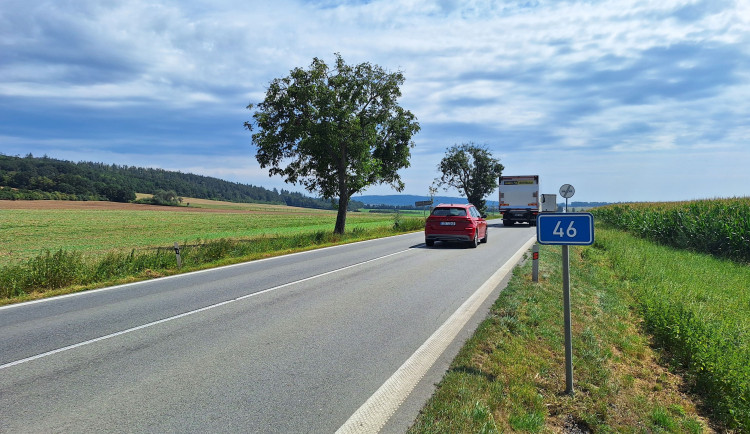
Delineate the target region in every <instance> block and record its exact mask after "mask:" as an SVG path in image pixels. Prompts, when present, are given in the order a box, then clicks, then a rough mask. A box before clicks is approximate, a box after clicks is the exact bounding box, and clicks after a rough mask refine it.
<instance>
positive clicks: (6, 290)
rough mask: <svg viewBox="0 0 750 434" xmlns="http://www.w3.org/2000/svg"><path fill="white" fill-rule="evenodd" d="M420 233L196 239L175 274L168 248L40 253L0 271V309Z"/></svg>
mask: <svg viewBox="0 0 750 434" xmlns="http://www.w3.org/2000/svg"><path fill="white" fill-rule="evenodd" d="M423 229H424V219H419V218H399V219H393V220H391V221H390V222H389V223H386V224H381V225H379V226H356V227H354V228H353V229H352V230H351V231H349V232H347V233H345V234H344V235H336V234H334V233H333V232H332V231H331V230H330V227H329V228H328V230H326V231H322V230H318V231H314V232H310V231H307V232H297V233H288V234H276V235H274V234H270V235H263V236H259V237H254V238H232V239H229V238H222V239H215V240H196V241H193V242H187V243H182V245H181V250H180V258H181V262H182V267H181V268H180V269H178V268H177V262H176V255H175V252H174V250H173V248H172V247H171V246H165V247H162V248H149V249H139V250H136V249H131V250H130V252H123V251H121V250H113V251H110V252H108V253H106V254H104V255H102V254H100V253H97V254H95V255H86V254H84V253H81V252H79V251H70V250H64V249H59V250H57V251H54V252H53V251H50V250H46V251H44V252H43V253H41V254H40V255H38V256H36V257H34V258H31V259H28V260H27V261H25V262H22V263H20V264H15V265H7V266H3V267H0V305H3V304H8V303H15V302H20V301H26V300H30V299H35V298H40V297H45V296H51V295H60V294H65V293H70V292H76V291H80V290H85V289H91V288H97V287H102V286H107V285H111V284H117V283H124V282H130V281H134V280H141V279H147V278H152V277H159V276H165V275H170V274H175V273H178V272H186V271H193V270H197V269H201V268H209V267H214V266H218V265H227V264H232V263H238V262H243V261H249V260H253V259H259V258H266V257H270V256H277V255H282V254H287V253H292V252H299V251H303V250H310V249H314V248H320V247H326V246H331V245H335V244H344V243H350V242H355V241H362V240H367V239H373V238H380V237H384V236H389V235H395V234H399V233H405V232H412V231H417V230H423Z"/></svg>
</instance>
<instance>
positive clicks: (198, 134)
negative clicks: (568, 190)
mask: <svg viewBox="0 0 750 434" xmlns="http://www.w3.org/2000/svg"><path fill="white" fill-rule="evenodd" d="M749 29H750V5H749V4H748V2H742V1H719V0H665V1H660V2H647V1H642V0H603V1H595V2H592V1H573V0H570V1H556V2H547V1H541V0H540V1H533V0H532V1H528V0H518V1H491V0H486V1H480V0H476V1H448V0H444V1H437V2H435V1H428V0H395V1H394V0H374V1H369V2H368V1H365V2H360V1H344V2H340V1H329V0H320V1H302V0H299V1H295V0H278V1H274V2H263V1H250V2H247V1H240V0H216V1H210V2H209V1H204V0H189V1H177V0H161V1H146V0H120V1H113V2H99V1H94V0H76V1H73V0H56V1H49V0H48V1H39V2H32V3H29V2H25V1H20V0H5V1H4V2H3V3H2V4H0V49H2V52H3V57H2V58H0V119H6V120H5V121H0V135H4V136H5V138H3V139H0V144H2V146H3V147H6V146H11V142H10V141H8V140H7V138H8V137H13V138H14V139H13V140H15V141H16V143H23V144H24V145H23V146H25V147H28V148H29V150H31V151H33V152H35V153H39V154H41V153H44V152H46V150H55V151H56V152H58V151H59V152H61V153H62V154H65V155H71V153H73V152H74V151H73V150H70V151H65V149H67V148H66V146H69V147H70V149H74V148H75V143H86V144H87V146H89V145H88V143H89V141H91V145H90V146H89V148H88V149H89V150H90V151H91V152H93V155H97V154H96V149H97V145H96V142H97V141H99V143H101V138H102V137H104V136H105V135H104V133H102V132H99V133H97V135H96V136H95V137H92V136H91V134H92V132H91V131H90V130H91V129H97V128H96V125H93V127H94V128H84V127H81V125H85V121H81V120H78V122H71V120H74V119H72V118H74V117H75V116H76V113H85V114H86V115H90V113H91V111H90V109H91V108H93V109H94V110H95V113H96V114H98V115H101V116H102V117H104V118H106V119H107V120H108V122H111V123H107V124H106V125H107V126H110V125H111V137H112V139H111V140H109V141H108V143H107V144H106V145H102V146H101V149H102V150H101V151H100V152H99V154H98V155H100V157H99V158H101V159H104V158H117V159H128V158H130V159H129V161H138V158H143V161H145V162H149V161H169V160H168V158H169V157H168V155H172V150H173V149H174V148H175V147H176V146H177V144H178V143H188V144H189V145H188V147H189V149H190V153H191V154H190V155H194V154H198V153H200V149H201V142H203V143H205V147H206V150H205V153H206V154H208V155H210V158H206V159H205V160H204V161H201V160H200V159H196V160H195V163H194V164H192V163H190V164H188V166H189V167H190V168H191V170H195V171H197V172H201V173H202V174H217V175H221V176H222V177H228V178H232V180H238V181H241V180H242V178H241V177H243V176H246V177H247V178H246V182H248V183H254V184H256V185H257V184H263V185H270V183H274V182H277V181H278V180H277V179H269V178H268V177H267V175H264V174H263V173H260V172H263V171H260V170H257V166H253V164H252V163H253V162H252V159H250V160H243V164H244V163H246V164H249V165H250V167H251V168H250V169H248V170H242V169H241V168H240V167H239V166H237V165H228V163H227V160H222V159H221V155H220V154H217V152H218V151H217V149H222V147H223V148H226V149H231V150H232V151H231V152H232V153H234V154H233V155H236V153H237V152H241V151H237V150H238V149H247V150H248V153H247V155H249V156H252V152H251V147H250V145H249V142H250V135H249V134H248V133H247V132H244V131H242V121H243V120H247V119H248V118H249V115H250V113H249V112H247V111H246V110H243V108H244V106H245V105H247V103H249V102H259V101H260V100H261V99H262V98H263V96H264V91H265V87H266V86H267V85H268V83H269V82H270V81H271V80H272V79H273V78H276V77H280V76H284V75H287V74H288V73H289V71H290V70H291V69H292V68H294V67H297V66H301V67H306V66H307V65H309V64H310V62H311V60H312V58H313V57H320V58H323V59H324V60H326V61H330V60H332V59H333V53H334V52H340V53H341V54H342V55H343V57H344V59H345V60H346V61H347V62H349V63H358V62H364V61H368V62H372V63H376V64H378V65H381V66H383V67H385V68H387V69H390V70H397V69H398V70H402V71H404V73H405V76H406V83H405V85H404V87H403V99H402V104H403V105H404V106H405V107H406V108H407V109H409V110H411V111H412V112H414V113H415V114H416V115H417V117H418V118H419V121H420V123H421V124H422V125H423V131H422V133H421V134H420V135H418V136H417V137H415V142H416V143H417V145H418V147H417V148H415V150H414V157H413V158H412V167H411V168H409V169H406V170H405V171H403V173H402V176H403V177H404V179H406V180H407V192H409V191H411V190H412V189H414V190H415V191H416V192H422V191H426V188H427V185H429V182H431V180H432V178H434V177H435V176H436V174H435V166H436V164H437V161H439V158H440V156H441V155H442V153H443V152H444V150H445V147H447V146H449V145H451V144H454V143H458V142H465V141H476V142H478V143H487V144H489V145H490V146H491V148H492V149H493V150H497V152H498V154H502V155H504V159H505V160H506V161H505V162H504V164H505V165H506V168H507V169H506V171H509V173H510V172H513V173H520V172H523V173H540V174H542V175H544V174H545V173H548V174H550V175H549V176H550V177H553V178H554V177H555V176H557V175H556V173H557V170H558V167H559V158H557V157H554V158H553V156H554V155H556V154H554V152H560V153H565V152H572V153H573V154H574V155H578V154H577V153H578V152H588V154H586V158H587V159H588V160H591V161H592V164H591V165H592V166H597V167H604V168H611V170H605V171H604V172H603V174H602V175H601V176H605V175H604V173H606V174H607V175H606V176H607V179H615V180H616V179H620V178H621V177H622V176H625V175H621V174H620V172H621V171H628V167H630V171H637V170H646V168H645V166H643V165H642V164H639V163H638V162H637V161H638V160H637V157H639V156H640V157H643V158H649V159H653V161H655V163H654V164H655V165H656V164H657V163H658V162H661V163H662V166H663V167H671V166H670V165H668V164H667V162H668V161H672V160H674V159H675V158H681V159H683V160H685V161H689V162H691V161H693V160H690V159H691V158H694V159H696V160H698V159H702V160H703V161H705V162H706V163H707V164H706V167H708V168H714V167H716V168H717V169H715V170H717V171H718V172H717V173H716V175H717V176H718V175H719V174H720V173H721V171H720V169H718V168H719V167H721V166H722V164H718V163H717V164H713V165H712V164H708V163H710V162H713V161H718V160H719V159H720V158H723V157H724V156H726V155H730V154H731V155H732V156H733V159H734V161H737V160H738V159H739V160H741V159H742V156H743V154H742V152H743V151H742V150H743V149H744V147H745V146H746V138H747V137H748V136H750V131H749V129H750V127H748V125H747V122H746V119H748V116H749V115H750V67H749V66H750V48H748V47H750V30H749ZM42 108H44V111H41V110H42ZM79 110H80V111H79ZM55 112H60V113H61V115H60V116H64V117H61V118H58V117H56V115H55V114H54V113H55ZM139 116H140V119H141V120H139ZM118 117H121V118H123V119H125V120H127V121H126V122H122V123H123V127H122V130H115V128H116V125H117V122H115V119H117V118H118ZM181 118H184V119H182V120H181ZM222 118H224V119H228V120H230V121H231V122H224V123H219V120H220V119H222ZM10 119H12V121H11V120H10ZM40 119H44V120H45V122H49V123H51V124H53V126H54V128H52V130H51V131H54V134H61V135H64V137H58V138H57V139H59V142H57V144H56V145H54V146H53V145H52V144H51V143H50V142H49V138H50V137H49V135H50V134H52V133H51V132H50V131H41V132H40V131H38V130H39V129H38V128H35V127H34V125H35V123H38V122H40ZM91 122H99V120H92V121H91ZM159 122H163V123H164V124H165V125H164V127H163V129H164V131H165V132H164V135H163V136H160V135H159V131H158V129H159V128H157V126H155V124H158V123H159ZM180 122H184V125H181V124H180ZM203 122H204V123H205V124H204V123H203ZM234 123H236V124H237V125H236V127H235V126H234ZM73 124H77V125H78V127H74V126H73ZM196 124H200V127H198V126H196ZM65 125H68V127H67V129H66V128H65ZM234 128H236V130H234ZM180 130H184V131H185V133H184V134H185V136H180ZM228 131H231V133H229V132H228ZM128 137H130V143H137V144H138V149H139V150H140V149H143V148H147V147H150V148H151V149H152V151H153V152H154V153H155V155H161V156H155V157H151V158H148V157H144V155H146V154H139V153H137V152H136V153H134V154H129V152H130V151H128V149H127V145H126V143H127V142H129V141H128V140H126V139H124V138H128ZM217 143H218V144H217ZM66 144H68V145H66ZM13 146H17V145H13ZM118 146H119V148H118ZM6 149H9V148H6ZM14 149H17V148H14ZM707 149H711V150H713V151H714V152H716V156H715V157H712V155H713V154H711V153H705V152H704V151H703V150H707ZM112 150H115V151H114V152H113V151H112ZM553 151H554V152H553ZM66 152H68V153H67V154H66ZM138 152H140V151H138ZM551 152H552V153H551ZM745 152H747V151H745ZM49 153H50V154H52V152H49ZM89 155H92V154H91V153H90V154H89ZM127 155H131V156H132V158H131V157H126V156H127ZM136 155H137V156H136ZM529 155H534V157H535V158H534V159H531V158H529V157H528V156H529ZM51 156H55V155H51ZM626 156H627V158H626ZM630 156H632V158H630ZM63 158H65V157H63ZM232 158H233V157H229V159H230V160H231V159H232ZM92 159H94V158H93V157H92ZM595 160H596V161H598V162H597V163H594V161H595ZM615 160H616V161H615ZM108 162H118V161H108ZM136 164H137V163H136ZM628 164H631V165H632V166H627V165H628ZM691 164H692V163H691ZM252 167H255V168H252ZM587 167H588V166H587ZM732 167H735V166H734V165H732ZM668 170H672V169H668ZM712 170H713V169H712ZM583 176H585V175H583ZM674 176H675V177H676V178H681V179H682V178H684V177H685V176H688V175H686V174H685V172H684V171H677V170H675V171H674ZM738 176H739V175H738ZM745 176H746V177H745V178H742V179H744V180H745V181H746V182H745V184H747V185H750V178H748V177H747V176H750V175H745ZM238 177H239V178H238ZM628 179H629V178H628ZM606 184H607V183H606V181H601V180H597V181H596V182H592V186H593V187H594V188H598V189H599V190H601V189H602V188H601V187H597V186H601V185H606ZM677 185H679V183H677ZM669 188H672V189H674V188H677V187H675V186H671V185H670V187H669ZM607 194H609V193H607ZM677 194H678V193H677V192H675V191H673V190H669V191H667V190H665V193H664V196H665V197H668V196H670V195H677ZM592 200H597V198H592Z"/></svg>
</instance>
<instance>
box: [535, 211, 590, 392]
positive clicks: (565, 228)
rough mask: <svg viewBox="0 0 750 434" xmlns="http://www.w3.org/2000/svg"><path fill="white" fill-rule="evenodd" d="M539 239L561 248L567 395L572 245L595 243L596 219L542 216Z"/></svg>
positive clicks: (570, 356)
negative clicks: (570, 249)
mask: <svg viewBox="0 0 750 434" xmlns="http://www.w3.org/2000/svg"><path fill="white" fill-rule="evenodd" d="M536 237H537V242H538V243H539V244H551V245H561V246H562V280H563V311H564V312H563V316H564V323H565V324H564V325H565V393H567V394H569V395H573V393H574V391H573V331H572V326H571V319H570V252H569V246H571V245H578V246H588V245H591V244H594V216H593V215H591V214H590V213H549V214H539V215H538V216H537V218H536Z"/></svg>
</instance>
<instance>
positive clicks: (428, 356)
mask: <svg viewBox="0 0 750 434" xmlns="http://www.w3.org/2000/svg"><path fill="white" fill-rule="evenodd" d="M535 242H536V234H535V235H534V236H533V237H532V238H530V239H529V241H527V242H526V243H525V244H524V245H523V246H522V247H521V248H520V249H519V250H518V251H517V252H516V253H515V254H514V255H513V256H512V257H511V258H510V259H508V261H506V262H505V264H503V266H502V267H500V268H499V269H498V270H497V271H496V272H495V273H494V274H493V275H492V276H491V277H490V278H489V279H488V280H487V281H486V282H484V283H483V284H482V286H480V287H479V289H477V290H476V292H474V294H472V295H471V297H469V298H468V299H467V300H466V301H465V302H464V303H463V304H462V305H461V307H459V308H458V309H457V310H456V311H455V312H454V313H453V315H451V316H450V318H448V319H447V320H446V321H445V322H444V323H443V325H441V326H440V328H438V329H437V330H436V331H435V333H433V334H432V336H430V337H429V338H428V339H427V340H426V341H425V342H424V343H423V344H422V346H420V347H419V348H418V349H417V351H415V352H414V354H412V355H411V357H409V358H408V359H407V360H406V362H404V364H403V365H401V367H400V368H398V370H396V372H395V373H394V374H393V375H392V376H391V377H390V378H389V379H388V380H387V381H386V382H385V383H383V385H382V386H380V388H378V390H377V391H375V393H373V394H372V396H370V398H369V399H368V400H367V401H365V403H364V404H362V406H361V407H360V408H359V409H357V411H355V412H354V414H352V415H351V417H349V419H348V420H347V421H346V422H345V423H344V424H343V425H341V427H340V428H339V429H338V430H337V431H336V433H337V434H344V433H377V432H379V431H380V430H381V429H382V428H383V426H385V424H386V423H387V422H388V420H389V419H390V418H391V416H393V414H394V413H395V412H396V410H397V409H398V407H399V406H401V404H402V403H403V402H404V400H406V398H407V397H408V396H409V394H410V393H411V391H412V390H414V388H415V387H416V385H417V383H419V381H420V380H421V379H422V377H424V375H425V374H426V373H427V371H428V370H429V369H430V368H431V367H432V365H433V364H434V363H435V361H436V360H437V359H438V357H440V355H441V354H443V352H444V351H445V350H446V349H447V348H448V346H449V345H450V344H451V342H453V340H454V339H455V338H456V336H457V335H458V333H459V332H460V331H461V329H462V328H463V327H464V326H465V325H466V323H467V322H468V321H469V319H470V318H471V317H472V316H473V315H474V314H475V313H476V311H477V310H479V308H480V306H481V305H482V303H484V301H485V300H486V299H487V297H489V295H490V294H491V293H492V291H494V290H495V288H496V287H497V285H499V284H500V282H501V281H502V280H503V279H504V278H505V277H506V276H507V275H508V274H509V273H510V272H511V271H513V268H514V267H515V266H516V264H517V263H518V262H519V261H520V260H521V257H522V256H523V255H524V254H525V253H526V252H527V251H528V250H529V249H530V248H531V246H532V245H533V244H534V243H535Z"/></svg>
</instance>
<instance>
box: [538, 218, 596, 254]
mask: <svg viewBox="0 0 750 434" xmlns="http://www.w3.org/2000/svg"><path fill="white" fill-rule="evenodd" d="M536 239H537V242H539V244H555V245H566V244H569V245H576V246H589V245H591V244H594V216H593V215H591V213H587V212H578V213H545V214H539V215H538V216H537V218H536Z"/></svg>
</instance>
